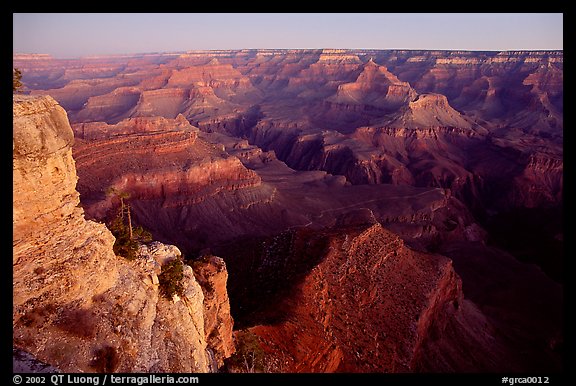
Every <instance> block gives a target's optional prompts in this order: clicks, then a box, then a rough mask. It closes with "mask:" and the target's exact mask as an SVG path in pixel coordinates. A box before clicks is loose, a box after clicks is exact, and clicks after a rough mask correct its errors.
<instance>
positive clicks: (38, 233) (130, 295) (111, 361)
mask: <svg viewBox="0 0 576 386" xmlns="http://www.w3.org/2000/svg"><path fill="white" fill-rule="evenodd" d="M73 141H74V136H73V132H72V129H71V127H70V124H69V122H68V118H67V115H66V112H65V111H64V109H63V108H62V107H60V106H59V104H58V103H57V102H56V101H55V100H54V99H52V98H51V97H48V96H41V97H30V96H23V95H17V96H16V95H15V96H14V104H13V290H14V295H13V314H12V323H13V346H14V348H15V349H18V350H17V351H15V356H14V366H15V368H18V369H19V371H22V370H23V369H22V366H19V367H18V366H17V364H18V363H19V358H20V359H21V358H22V357H23V355H26V357H27V358H28V359H29V355H28V354H23V353H29V354H31V355H32V356H34V357H35V358H36V360H38V361H39V362H40V363H45V364H47V365H50V366H53V367H55V368H57V369H58V370H60V371H63V372H214V371H217V369H218V367H220V366H221V365H222V364H223V359H224V358H226V357H228V356H230V355H231V353H233V352H234V343H233V340H232V325H233V321H232V318H231V316H230V313H229V309H230V308H229V305H228V296H227V294H226V285H225V283H226V280H227V272H226V266H225V264H224V262H223V261H222V260H221V259H219V258H217V257H211V258H210V259H205V260H204V262H201V263H199V264H198V265H197V267H196V271H194V270H193V269H192V268H191V267H190V266H188V265H186V264H184V270H183V274H184V280H183V287H184V291H183V296H181V297H174V298H172V299H171V300H169V299H166V298H165V297H163V296H161V294H160V291H159V285H158V275H159V273H160V272H161V266H162V264H165V263H166V262H168V261H170V260H172V259H175V258H180V251H179V250H178V248H177V247H175V246H173V245H166V244H161V243H158V242H152V243H150V244H148V245H147V246H145V247H142V248H140V255H139V257H138V258H136V259H135V260H133V261H128V260H126V259H124V258H122V257H119V256H115V254H114V252H113V249H112V246H113V244H114V241H115V239H114V236H113V235H112V234H111V233H110V231H109V230H108V229H107V228H106V226H105V225H104V224H102V223H97V222H94V221H88V220H86V219H85V218H84V211H83V209H82V208H81V207H80V201H79V194H78V192H77V191H76V182H77V176H76V168H75V162H74V159H73V157H72V144H73ZM213 303H214V304H213ZM216 321H217V322H216ZM16 353H18V355H16ZM24 367H25V366H24ZM24 370H25V368H24ZM29 371H33V368H30V369H29Z"/></svg>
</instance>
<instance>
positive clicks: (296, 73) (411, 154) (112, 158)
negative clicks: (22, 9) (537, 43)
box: [13, 49, 563, 372]
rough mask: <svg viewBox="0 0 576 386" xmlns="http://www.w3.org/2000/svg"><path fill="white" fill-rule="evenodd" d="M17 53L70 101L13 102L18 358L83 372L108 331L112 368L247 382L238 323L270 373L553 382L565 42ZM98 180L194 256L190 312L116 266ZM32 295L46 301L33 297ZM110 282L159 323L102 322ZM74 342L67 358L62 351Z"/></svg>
mask: <svg viewBox="0 0 576 386" xmlns="http://www.w3.org/2000/svg"><path fill="white" fill-rule="evenodd" d="M13 61H14V66H15V67H17V68H19V69H21V70H22V72H23V81H24V84H25V91H26V92H29V93H30V94H33V95H46V94H47V95H51V96H52V97H53V98H54V99H55V100H56V101H58V103H59V104H60V105H61V106H62V107H63V108H64V110H63V109H61V108H60V107H58V106H57V104H56V102H55V101H54V100H53V99H51V98H42V97H41V98H39V99H38V98H36V99H30V97H15V104H14V117H15V121H14V125H15V126H14V128H15V129H14V146H15V147H14V163H15V169H14V170H15V175H14V186H15V190H14V216H15V219H17V220H18V221H16V220H15V222H14V241H13V244H14V248H15V254H14V271H15V281H14V287H15V300H14V302H15V313H14V326H15V338H14V346H15V347H18V348H20V349H23V350H25V351H29V352H31V353H32V354H34V355H35V356H36V357H37V358H38V359H39V360H40V362H41V363H46V364H48V365H52V366H55V367H57V368H60V369H67V370H70V371H80V370H83V371H88V370H87V369H90V370H91V371H93V370H94V368H93V367H89V364H87V363H88V362H86V359H87V358H88V356H89V355H91V354H93V352H94V350H101V349H106V347H108V346H106V347H104V341H107V340H110V341H111V342H112V343H110V344H109V345H110V347H113V349H114V350H116V351H115V353H116V354H115V355H118V356H119V358H121V359H120V362H119V363H120V364H118V365H117V366H118V367H117V371H129V370H135V369H138V371H167V370H170V371H210V370H214V369H215V368H217V367H220V366H222V365H224V366H223V367H222V368H226V369H228V370H229V371H238V370H241V369H239V368H238V367H237V366H236V367H234V364H233V361H232V359H233V358H231V359H226V358H228V357H230V356H231V355H233V351H234V343H233V342H232V337H231V329H232V318H231V317H230V313H231V314H232V315H233V316H234V320H235V326H236V332H235V336H236V346H237V348H238V349H239V350H242V349H243V348H242V347H243V346H242V343H243V342H242V340H243V339H245V337H246V336H252V337H254V339H255V341H257V342H258V343H257V345H258V346H259V349H260V350H261V351H262V353H263V355H264V357H265V359H266V363H267V365H266V367H265V369H264V370H265V371H289V372H333V371H343V372H483V371H489V372H507V371H513V372H526V371H536V370H538V371H545V372H549V371H559V370H561V368H562V353H561V347H562V344H563V335H562V285H561V284H559V283H558V282H556V281H554V280H552V279H551V278H550V276H552V277H553V278H554V279H556V280H561V276H562V275H561V272H562V271H561V268H562V261H561V253H558V251H559V250H561V248H562V241H561V240H562V235H563V233H562V232H563V230H562V227H561V212H562V192H563V150H562V144H563V115H562V114H563V53H562V52H561V51H533V52H532V51H519V52H516V51H508V52H466V51H408V50H389V51H378V50H342V49H338V50H331V49H324V50H237V51H226V50H221V51H190V52H187V53H166V54H162V53H160V54H147V55H133V56H117V57H94V58H82V59H74V60H56V59H52V58H50V57H47V56H45V55H37V56H35V55H14V58H13ZM66 114H67V115H68V118H69V119H70V122H71V126H72V131H70V130H69V127H68V122H67V120H66ZM25 120H28V121H26V122H24V121H25ZM32 121H33V122H34V123H33V124H31V123H30V122H32ZM22 122H24V123H22ZM17 126H18V130H17V129H16V128H17ZM39 127H46V128H47V129H46V130H39V129H38V128H39ZM31 133H32V135H31ZM72 156H73V157H74V160H75V164H74V162H73V161H71V160H72V158H71V157H72ZM32 160H36V161H34V162H32ZM76 170H77V174H78V177H79V179H78V184H77V189H78V192H79V193H80V202H81V203H82V206H83V209H81V208H77V207H76V206H77V204H78V193H77V192H76V190H75V186H76ZM32 175H33V176H37V177H36V178H35V179H30V178H29V177H28V176H32ZM109 187H115V188H116V189H120V190H123V191H126V192H129V193H130V195H131V197H130V205H131V207H132V212H133V217H134V221H135V222H136V223H137V224H139V225H143V226H145V227H146V228H148V229H150V230H151V231H152V233H153V235H154V238H155V239H156V240H158V241H160V242H162V243H165V244H168V245H169V244H174V245H177V246H178V248H179V250H181V251H182V253H183V254H184V255H185V256H187V257H195V256H198V259H197V260H198V263H193V264H192V263H191V264H192V265H193V266H194V269H193V270H192V269H190V270H188V271H187V272H188V276H187V280H188V287H187V288H188V289H189V290H187V291H189V292H187V294H189V296H188V297H187V298H188V299H192V298H193V299H195V300H194V302H195V303H194V304H192V303H191V302H186V305H187V306H188V309H189V311H190V312H189V313H188V314H186V312H184V309H183V308H182V302H178V303H175V304H173V303H171V302H168V301H165V300H164V299H162V298H161V297H158V294H157V291H156V290H155V289H154V287H146V286H145V285H144V284H142V282H141V281H138V279H136V277H137V276H138V275H140V272H141V270H143V269H144V271H142V272H147V271H145V269H146V268H145V267H139V266H138V267H136V266H135V264H131V263H128V262H125V261H123V260H121V259H118V258H116V257H115V256H113V253H112V251H111V243H112V242H113V239H112V236H111V235H110V234H109V232H108V231H107V230H106V229H105V228H104V226H103V225H102V224H98V223H97V222H94V221H105V220H109V219H110V216H112V214H113V213H114V211H115V209H116V206H117V205H118V203H117V202H115V201H114V200H113V199H112V198H111V197H108V196H107V195H106V194H105V191H106V190H107V189H108V188H109ZM46 197H50V199H49V200H46ZM24 203H27V204H26V206H25V205H24ZM83 211H84V212H85V214H86V217H87V218H89V219H91V220H94V221H86V220H84V218H83ZM63 219H64V220H63ZM542 219H546V220H547V221H546V224H547V226H546V227H545V228H544V227H542V226H541V225H538V224H541V223H542V221H541V220H542ZM72 224H74V225H72ZM526 232H528V233H526ZM45 234H46V235H45ZM48 234H49V236H48ZM96 235H97V236H96ZM58 240H60V241H58ZM97 240H106V241H101V242H100V241H97ZM494 240H500V241H499V243H498V244H495V243H494ZM502 240H504V242H502ZM518 241H521V243H518ZM515 242H516V244H514V243H515ZM158 245H162V244H158ZM62 248H67V249H62ZM86 248H88V249H89V250H90V251H92V250H94V251H95V252H90V253H91V255H94V256H98V257H97V258H96V259H92V258H88V257H87V256H88V253H87V252H86V253H85V252H83V251H84V250H85V249H86ZM502 248H506V249H508V251H509V252H512V254H514V255H515V256H514V257H513V256H512V255H510V254H509V253H508V252H507V251H505V250H503V249H502ZM164 249H165V248H158V250H164ZM63 250H66V251H68V250H70V251H72V252H70V254H69V255H68V254H62V253H61V252H62V251H63ZM31 251H34V253H32V256H29V255H28V254H30V253H31ZM208 251H209V252H208ZM211 253H215V254H217V255H219V256H221V257H222V258H223V260H220V259H219V258H216V257H210V256H212V255H211ZM56 256H58V257H56ZM66 256H68V257H66ZM81 256H84V257H81ZM201 256H206V257H205V258H204V259H200V257H201ZM518 258H520V260H518ZM522 259H524V260H528V261H531V262H535V263H536V264H537V266H536V265H534V264H526V263H523V262H522V261H521V260H522ZM60 260H64V261H63V262H60ZM77 261H82V262H83V263H82V265H81V266H80V264H79V263H78V262H77ZM224 262H225V263H224ZM61 264H66V267H68V268H69V269H68V270H66V271H62V270H58V269H57V268H56V266H60V265H61ZM224 264H225V268H223V267H224ZM40 266H42V267H43V269H46V271H41V270H39V269H40ZM52 266H54V268H51V267H52ZM104 267H105V268H104ZM540 268H542V269H543V270H544V271H545V272H543V271H542V270H541V269H540ZM37 269H38V270H39V271H38V272H36V271H35V270H37ZM105 269H106V270H108V271H106V272H108V274H107V275H106V277H100V276H101V275H102V274H103V272H104V271H105ZM75 270H78V271H79V273H78V275H86V274H88V273H90V274H92V275H95V277H96V278H97V280H94V281H91V282H82V281H78V280H77V279H74V278H73V277H70V276H67V273H69V272H76V271H75ZM33 272H35V273H34V274H32V273H33ZM192 273H193V274H192ZM142 274H144V273H142ZM34 275H35V276H34ZM54 275H56V276H57V275H63V276H62V277H63V280H64V282H66V283H68V284H70V285H68V284H67V285H66V286H64V287H58V288H56V287H52V286H51V285H50V284H49V283H50V280H54V279H50V278H52V277H53V276H54ZM57 277H59V276H57ZM36 280H44V281H47V282H48V285H42V286H40V285H39V284H37V285H36V286H34V285H35V284H34V283H36ZM58 283H61V281H58ZM121 283H123V284H121ZM226 283H227V284H226ZM27 286H28V287H27ZM30 286H32V287H33V288H36V289H30V288H32V287H30ZM123 286H124V287H123ZM29 287H30V288H29ZM226 287H228V292H226V291H225V290H226ZM40 288H42V291H45V293H46V294H49V298H48V299H51V300H50V301H46V300H43V298H38V299H37V298H35V297H34V299H32V297H31V298H30V299H29V298H28V296H30V294H29V291H38V290H40ZM199 288H201V290H200V291H198V289H199ZM210 288H211V289H212V292H211V291H209V290H208V289H210ZM123 291H128V292H130V293H133V294H135V295H134V296H136V295H137V296H136V298H137V299H140V300H138V301H139V302H141V303H142V302H144V301H145V300H144V299H148V298H150V299H152V300H153V301H151V302H147V303H145V305H143V304H144V303H142V304H140V303H138V304H136V305H134V307H136V306H138V307H144V309H145V310H148V309H150V310H151V309H155V310H156V311H155V314H154V315H155V316H153V315H152V314H150V315H149V317H147V318H146V323H148V324H150V323H152V322H151V321H154V320H155V322H153V323H152V324H151V325H152V326H153V327H152V330H151V331H152V332H150V333H149V334H148V333H146V334H148V335H146V336H144V335H145V334H144V335H143V333H138V332H137V331H136V329H137V326H138V324H137V323H136V322H134V321H132V322H124V324H123V327H121V329H122V328H126V329H128V331H131V332H130V333H128V334H127V335H126V338H124V340H121V339H120V338H119V337H117V334H116V333H115V332H114V331H113V330H114V328H116V327H117V326H109V325H110V323H112V322H111V321H110V320H111V319H110V318H108V319H106V318H105V317H104V316H103V313H104V312H112V311H113V308H112V311H110V310H109V308H110V307H113V304H112V303H114V302H115V303H117V304H120V306H121V307H128V306H129V303H130V302H129V301H128V299H127V298H126V299H125V298H124V297H122V296H124V295H120V296H121V297H120V300H118V301H110V302H107V301H101V302H100V303H97V302H96V301H94V300H92V301H88V300H87V299H88V297H87V296H86V294H88V293H89V294H96V293H98V294H105V296H108V295H110V296H116V295H115V294H116V293H118V294H120V293H122V294H123V293H124V292H123ZM155 291H156V292H155ZM32 293H34V292H32ZM201 295H202V296H201ZM90 296H93V295H90ZM103 296H104V295H103ZM228 297H229V304H228V303H227V302H228ZM97 298H98V299H100V298H99V297H97ZM105 298H106V299H108V298H107V297H105ZM135 301H136V300H134V301H132V303H133V302H135ZM130 304H131V303H130ZM53 305H54V306H53ZM53 307H54V308H53ZM106 307H108V308H106ZM146 307H148V308H146ZM192 309H193V310H194V311H192ZM56 310H64V311H56ZM72 310H75V311H72ZM78 310H80V311H78ZM82 312H88V313H89V314H90V315H97V316H94V323H95V326H96V327H94V328H93V330H94V331H95V332H94V334H93V336H92V335H91V336H88V337H87V336H80V337H79V336H76V335H78V334H76V335H74V332H72V333H71V332H70V331H65V329H62V328H61V323H60V324H59V321H61V320H68V319H66V318H74V317H80V316H82V315H81V313H82ZM146 312H147V311H146ZM129 320H130V319H129ZM130 323H136V324H130ZM138 323H144V321H138ZM162 323H165V324H164V326H165V329H162V328H160V327H158V326H163V324H162ZM148 324H147V325H146V326H148ZM176 324H178V325H179V326H176ZM200 325H203V329H204V332H205V334H202V333H197V334H196V335H194V334H193V332H191V331H188V328H192V327H191V326H194V329H195V331H196V330H197V331H202V328H200V327H199V326H200ZM154 326H156V327H154ZM147 328H148V327H147ZM158 328H160V329H158ZM88 330H89V331H91V330H90V328H88ZM147 331H150V328H148V330H147ZM166 331H171V333H170V334H168V333H167V332H166ZM162 334H164V335H162ZM167 334H168V335H167ZM166 336H170V337H171V338H166ZM44 337H46V338H44ZM47 337H52V338H50V339H48V338H47ZM110 337H113V338H114V339H111V338H110ZM163 337H164V338H163ZM162 339H168V341H170V339H172V341H171V342H173V343H174V346H173V345H171V344H168V343H163V341H162ZM40 342H43V343H40ZM46 342H48V343H46ZM63 342H64V343H63ZM79 342H80V343H79ZM72 343H73V344H79V345H80V348H81V349H80V353H81V355H78V358H77V359H76V360H75V361H73V363H72V364H70V365H69V367H66V365H63V363H68V362H67V361H68V360H69V358H67V357H66V358H61V357H59V356H58V355H57V354H56V351H57V349H56V348H54V347H55V346H56V345H59V344H60V345H64V346H65V344H68V345H70V344H72ZM126 345H127V346H126ZM65 347H68V346H65ZM126 347H130V350H128V348H126ZM168 347H176V349H175V350H176V351H174V350H173V349H169V348H168ZM184 347H195V350H196V351H194V353H193V354H190V355H191V358H193V359H194V360H193V361H188V362H186V363H184V362H185V360H184V357H186V355H188V354H186V355H185V354H183V353H182V352H183V350H184ZM120 348H122V350H124V351H122V350H120ZM90 350H92V352H90ZM106 350H108V351H107V352H111V351H110V349H106ZM147 350H148V351H147ZM170 350H173V351H170ZM152 351H154V352H157V353H158V354H157V358H156V357H154V358H151V357H150V356H151V355H152V354H151V352H152ZM98 352H102V351H98ZM128 352H129V353H130V355H128V354H126V353H128ZM206 353H208V354H206ZM171 355H175V358H179V359H177V360H175V361H174V362H173V363H169V361H167V359H166V358H168V357H169V356H171ZM19 356H22V355H20V354H19ZM112 357H114V358H115V356H113V355H112ZM128 358H131V359H128ZM156 361H159V362H156ZM115 363H116V362H115ZM39 366H40V365H39ZM87 366H88V367H87ZM194 366H195V367H194Z"/></svg>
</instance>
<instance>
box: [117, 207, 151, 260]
mask: <svg viewBox="0 0 576 386" xmlns="http://www.w3.org/2000/svg"><path fill="white" fill-rule="evenodd" d="M108 229H110V232H112V234H113V235H114V237H115V238H116V241H115V242H114V246H113V249H114V253H115V254H116V255H117V256H122V257H125V258H126V259H128V260H134V259H135V258H136V257H137V256H138V254H137V252H138V246H139V245H140V243H148V242H150V241H152V234H151V233H150V232H149V231H147V230H145V229H144V228H142V227H141V226H138V227H136V228H134V229H133V230H132V238H130V228H129V226H128V225H126V224H125V222H124V219H123V218H122V216H121V215H120V214H118V215H117V216H116V218H114V220H112V221H111V222H110V223H109V224H108Z"/></svg>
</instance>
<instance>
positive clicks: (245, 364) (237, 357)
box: [226, 330, 269, 373]
mask: <svg viewBox="0 0 576 386" xmlns="http://www.w3.org/2000/svg"><path fill="white" fill-rule="evenodd" d="M265 364H266V354H265V353H264V350H263V349H262V347H261V346H260V341H259V339H258V336H257V335H256V334H254V333H253V332H252V331H249V330H241V331H238V332H237V333H236V352H235V353H234V354H233V355H232V356H231V357H230V358H228V359H227V360H226V365H227V367H228V368H229V369H230V371H231V372H242V373H256V372H258V373H261V372H269V369H268V368H267V367H266V366H265Z"/></svg>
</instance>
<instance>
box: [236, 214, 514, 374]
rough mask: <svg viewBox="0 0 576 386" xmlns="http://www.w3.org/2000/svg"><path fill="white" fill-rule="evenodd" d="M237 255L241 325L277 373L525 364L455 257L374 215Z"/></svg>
mask: <svg viewBox="0 0 576 386" xmlns="http://www.w3.org/2000/svg"><path fill="white" fill-rule="evenodd" d="M358 222H360V223H364V225H353V224H354V223H358ZM366 222H372V224H371V225H370V224H366ZM242 249H244V251H245V252H244V253H243V256H239V255H238V253H241V252H240V250H242ZM230 254H231V255H230V257H229V259H227V263H228V265H229V267H231V269H232V270H233V271H231V272H234V275H235V279H234V280H233V281H232V282H231V284H230V285H231V293H233V294H235V295H237V294H238V291H240V292H242V291H245V292H247V293H244V294H243V296H241V297H236V296H235V297H234V299H235V300H236V299H238V301H239V302H241V304H240V308H239V309H237V315H238V318H239V323H241V325H243V326H244V328H246V327H249V328H248V330H246V331H249V332H250V333H252V334H255V335H256V336H257V337H258V341H259V346H260V348H261V349H262V350H263V351H264V352H265V355H266V362H267V363H268V362H269V363H275V364H276V366H277V367H276V368H275V371H287V372H409V371H419V370H420V369H423V368H426V369H427V371H498V370H499V369H501V368H504V367H505V366H502V364H501V363H499V362H498V360H496V359H495V358H497V357H500V356H501V355H509V358H510V361H511V363H513V366H517V360H518V358H517V357H515V356H514V355H512V353H510V352H508V351H507V350H508V349H507V348H506V347H505V345H504V341H502V340H501V337H498V336H497V333H496V331H495V330H494V328H493V327H492V326H491V324H490V322H488V321H487V320H486V318H485V317H484V316H483V315H482V313H481V312H480V311H479V310H478V309H477V307H476V306H475V305H474V304H472V303H471V302H470V301H468V300H466V299H464V297H463V293H462V287H461V282H460V278H459V277H458V275H457V274H456V273H455V272H454V270H453V268H452V265H451V262H450V260H449V259H447V258H445V257H443V256H439V255H431V254H426V253H420V252H416V251H414V250H411V249H409V248H407V247H406V246H405V245H404V243H403V242H402V240H401V239H400V238H399V237H398V236H396V235H395V234H393V233H391V232H389V231H387V230H386V229H384V228H383V227H382V226H381V225H380V224H379V223H374V219H373V218H372V219H370V215H369V214H366V213H365V214H363V215H360V213H356V214H353V215H347V216H344V217H342V218H341V219H340V224H339V225H338V226H337V227H336V228H333V229H331V230H326V231H323V232H318V233H315V232H309V231H305V230H300V231H298V230H296V231H292V232H290V233H284V234H282V235H278V236H276V237H274V238H273V239H272V238H271V239H268V240H266V241H265V242H264V243H263V244H261V246H260V247H252V248H250V249H246V248H243V247H242V246H239V247H238V252H232V251H230ZM242 260H243V261H244V263H243V264H242V263H241V261H242ZM255 281H257V282H258V283H259V284H258V286H257V287H256V286H254V287H252V288H250V285H249V284H246V283H251V282H255ZM243 283H244V284H243ZM250 291H254V292H255V293H256V292H259V293H260V294H261V295H260V296H259V297H258V301H256V300H255V299H254V298H253V296H254V295H255V293H251V292H250ZM251 295H252V296H251ZM242 299H246V300H244V301H242ZM236 307H238V304H236ZM250 310H251V311H250ZM511 363H507V364H506V366H508V367H507V368H511V367H510V364H511Z"/></svg>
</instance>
